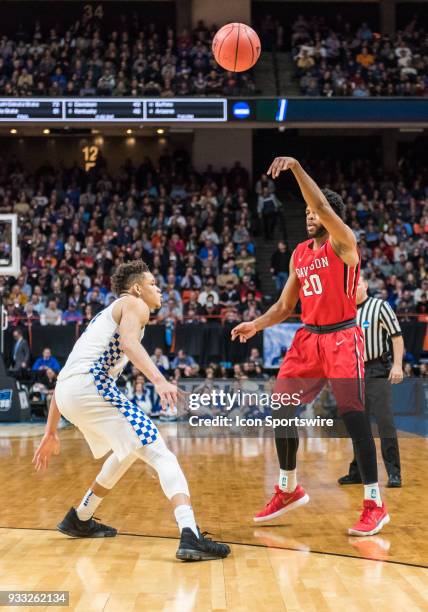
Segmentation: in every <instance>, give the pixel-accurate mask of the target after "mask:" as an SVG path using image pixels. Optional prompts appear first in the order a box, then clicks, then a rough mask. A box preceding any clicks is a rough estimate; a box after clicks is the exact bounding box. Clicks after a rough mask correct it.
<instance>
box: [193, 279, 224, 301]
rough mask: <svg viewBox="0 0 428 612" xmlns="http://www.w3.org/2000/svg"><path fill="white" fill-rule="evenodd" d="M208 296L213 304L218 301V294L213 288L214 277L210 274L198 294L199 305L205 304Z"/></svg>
mask: <svg viewBox="0 0 428 612" xmlns="http://www.w3.org/2000/svg"><path fill="white" fill-rule="evenodd" d="M208 298H212V301H213V303H214V304H218V303H219V295H218V292H217V290H216V288H215V277H213V276H210V277H209V278H208V280H207V282H206V283H205V286H204V289H203V291H201V293H200V294H199V297H198V304H199V305H200V306H205V304H206V303H207V300H208Z"/></svg>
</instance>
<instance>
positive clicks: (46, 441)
mask: <svg viewBox="0 0 428 612" xmlns="http://www.w3.org/2000/svg"><path fill="white" fill-rule="evenodd" d="M60 448H61V446H60V442H59V438H58V435H57V434H56V433H50V434H45V435H44V436H43V438H42V441H41V442H40V444H39V447H38V449H37V450H36V452H35V453H34V457H33V461H32V463H34V467H35V468H36V470H37V471H38V472H40V471H44V470H46V469H47V467H48V465H49V459H50V458H51V456H52V455H59V451H60Z"/></svg>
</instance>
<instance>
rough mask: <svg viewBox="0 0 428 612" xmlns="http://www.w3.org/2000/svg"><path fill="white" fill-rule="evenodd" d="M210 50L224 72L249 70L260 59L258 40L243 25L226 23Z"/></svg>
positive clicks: (252, 32) (248, 28)
mask: <svg viewBox="0 0 428 612" xmlns="http://www.w3.org/2000/svg"><path fill="white" fill-rule="evenodd" d="M212 50H213V54H214V57H215V59H216V62H217V63H218V64H220V66H221V67H222V68H224V69H225V70H232V71H233V72H243V71H244V70H249V69H250V68H251V67H252V66H254V64H255V63H256V62H257V60H258V59H259V57H260V51H261V45H260V38H259V37H258V36H257V34H256V32H254V30H253V29H252V28H250V26H247V25H245V23H228V24H227V25H225V26H223V27H222V28H220V30H219V31H218V32H217V34H216V35H215V36H214V39H213V44H212Z"/></svg>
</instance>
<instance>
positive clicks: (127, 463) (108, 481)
mask: <svg viewBox="0 0 428 612" xmlns="http://www.w3.org/2000/svg"><path fill="white" fill-rule="evenodd" d="M136 460H137V457H136V456H135V455H134V454H133V453H131V454H130V455H128V456H127V457H125V459H123V460H122V461H119V459H118V458H117V456H116V455H115V454H114V453H112V454H111V455H110V456H109V457H108V458H107V459H106V460H105V461H104V464H103V467H102V468H101V472H100V473H99V474H98V476H97V477H96V478H95V480H96V481H97V483H98V484H99V485H101V486H102V487H104V488H105V489H112V488H113V487H114V485H115V484H116V483H117V482H118V481H119V480H120V479H121V478H122V476H123V475H124V474H125V472H126V471H127V470H128V468H130V467H131V465H132V464H133V463H134V462H135V461H136Z"/></svg>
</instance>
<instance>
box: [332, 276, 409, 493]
mask: <svg viewBox="0 0 428 612" xmlns="http://www.w3.org/2000/svg"><path fill="white" fill-rule="evenodd" d="M367 288H368V285H367V280H366V279H365V277H364V275H363V274H362V273H361V275H360V280H359V282H358V288H357V308H358V310H357V323H358V325H359V326H360V327H361V328H362V330H363V333H364V343H365V351H364V361H365V377H364V378H365V406H366V413H367V416H368V417H369V418H370V415H374V417H375V419H376V422H377V426H378V429H379V437H380V441H381V449H382V458H383V461H384V464H385V468H386V471H387V473H388V485H387V486H388V487H401V467H400V451H399V449H398V440H397V430H396V429H395V425H394V418H393V415H392V389H391V383H392V384H396V383H400V382H401V381H402V380H403V368H402V362H403V353H404V343H403V336H402V333H401V329H400V324H399V322H398V320H397V317H396V315H395V313H394V311H393V310H392V308H391V306H390V305H389V304H388V302H385V301H384V300H380V299H377V298H372V297H368V295H367ZM389 338H391V341H392V351H393V365H392V367H391V363H390V359H389V354H388V353H389V348H388V339H389ZM338 482H339V484H341V485H347V484H358V483H361V476H360V473H359V470H358V465H357V461H356V459H355V453H354V458H353V460H352V462H351V463H350V465H349V473H348V474H347V475H346V476H342V478H339V481H338Z"/></svg>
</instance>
